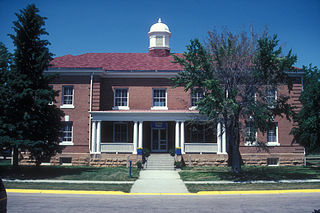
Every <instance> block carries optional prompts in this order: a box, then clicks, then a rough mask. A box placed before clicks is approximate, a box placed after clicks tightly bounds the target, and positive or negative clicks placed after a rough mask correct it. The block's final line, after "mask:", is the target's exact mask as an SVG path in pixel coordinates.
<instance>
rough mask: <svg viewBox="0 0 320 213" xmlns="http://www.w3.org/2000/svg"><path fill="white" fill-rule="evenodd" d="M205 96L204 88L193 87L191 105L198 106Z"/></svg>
mask: <svg viewBox="0 0 320 213" xmlns="http://www.w3.org/2000/svg"><path fill="white" fill-rule="evenodd" d="M202 98H203V91H202V89H192V90H191V107H196V106H197V102H198V101H199V100H200V99H202Z"/></svg>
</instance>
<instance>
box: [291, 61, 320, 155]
mask: <svg viewBox="0 0 320 213" xmlns="http://www.w3.org/2000/svg"><path fill="white" fill-rule="evenodd" d="M303 70H304V71H305V75H304V80H303V91H302V93H301V96H300V98H299V99H300V102H301V103H302V109H301V110H300V112H299V113H298V115H297V117H296V119H295V121H296V122H298V127H295V128H293V129H292V134H293V135H294V142H297V143H299V144H300V145H302V146H304V147H305V149H306V152H307V153H317V152H320V70H319V69H318V68H317V67H312V66H311V65H310V66H309V67H306V66H304V67H303Z"/></svg>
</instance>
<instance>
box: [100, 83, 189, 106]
mask: <svg viewBox="0 0 320 213" xmlns="http://www.w3.org/2000/svg"><path fill="white" fill-rule="evenodd" d="M115 88H128V93H129V107H130V109H131V110H150V108H151V107H152V89H153V88H165V89H167V107H168V109H170V110H188V109H189V107H190V95H189V94H188V93H186V92H185V91H184V89H183V88H182V87H178V88H175V89H173V88H172V84H171V83H170V81H169V80H168V79H101V98H100V100H101V110H112V107H113V98H114V93H113V92H114V89H115Z"/></svg>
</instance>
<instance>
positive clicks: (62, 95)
mask: <svg viewBox="0 0 320 213" xmlns="http://www.w3.org/2000/svg"><path fill="white" fill-rule="evenodd" d="M66 87H69V88H72V103H71V104H63V101H64V96H65V95H64V90H65V88H66ZM60 108H61V109H74V86H73V85H62V93H61V106H60Z"/></svg>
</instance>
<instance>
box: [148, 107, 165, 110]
mask: <svg viewBox="0 0 320 213" xmlns="http://www.w3.org/2000/svg"><path fill="white" fill-rule="evenodd" d="M150 109H151V110H168V107H165V106H164V107H161V106H156V107H151V108H150Z"/></svg>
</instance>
